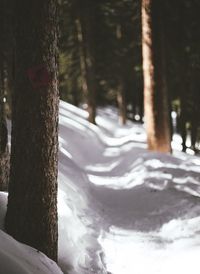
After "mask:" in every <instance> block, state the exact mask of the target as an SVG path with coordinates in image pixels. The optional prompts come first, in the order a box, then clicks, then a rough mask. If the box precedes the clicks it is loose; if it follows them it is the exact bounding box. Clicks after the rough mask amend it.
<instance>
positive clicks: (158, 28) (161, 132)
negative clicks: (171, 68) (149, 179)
mask: <svg viewBox="0 0 200 274" xmlns="http://www.w3.org/2000/svg"><path fill="white" fill-rule="evenodd" d="M162 8H163V7H162V3H161V1H159V0H143V1H142V47H143V73H144V115H145V123H146V131H147V141H148V147H149V149H150V150H155V151H160V152H170V151H171V145H170V143H171V134H170V123H169V110H168V99H167V85H166V71H165V69H166V68H165V48H164V46H165V41H164V39H165V36H164V25H163V14H162Z"/></svg>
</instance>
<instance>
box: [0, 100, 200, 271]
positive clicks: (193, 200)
mask: <svg viewBox="0 0 200 274" xmlns="http://www.w3.org/2000/svg"><path fill="white" fill-rule="evenodd" d="M86 118H87V113H86V112H85V111H84V110H80V109H78V108H76V107H74V106H72V105H69V104H67V103H64V102H62V101H61V103H60V134H59V142H60V151H59V193H58V210H59V265H60V267H61V268H62V270H63V272H64V273H68V274H106V273H112V274H146V273H148V274H169V273H171V274H176V273H182V274H186V273H187V274H188V273H192V274H199V265H198V257H199V253H200V214H199V213H200V200H199V198H200V158H198V157H195V156H191V155H186V154H184V153H181V152H179V151H175V152H174V155H173V156H171V155H164V154H160V153H153V152H148V151H147V150H146V143H145V142H146V137H145V132H144V129H143V126H141V125H139V124H133V123H131V122H128V124H127V125H126V126H123V127H119V125H118V117H117V112H116V110H115V109H114V108H111V107H110V108H106V109H99V111H98V117H97V124H98V127H97V126H94V125H91V124H90V123H88V122H87V120H86ZM173 147H178V146H177V143H176V142H175V141H174V142H173ZM179 147H180V144H179ZM2 200H3V201H2V206H1V212H0V219H1V220H2V218H3V214H5V201H4V200H6V198H5V197H4V198H3V199H2ZM0 222H1V221H0ZM0 225H1V224H0ZM4 238H5V241H6V239H7V238H8V236H7V235H6V234H3V238H2V237H1V234H0V242H1V243H2V240H1V239H4ZM8 240H10V238H9V239H8ZM12 241H13V240H12ZM13 245H15V243H14V242H13ZM19 245H20V244H19ZM9 246H11V245H9ZM20 248H21V249H23V247H22V246H21V245H20ZM8 249H9V247H8ZM1 250H2V248H1ZM31 250H32V249H31ZM33 252H34V251H31V255H30V256H32V254H33ZM1 254H2V253H1V252H0V262H1V261H2V260H3V259H2V258H3V257H2V255H1ZM27 256H28V255H27ZM38 256H41V254H39V255H38ZM17 258H18V257H15V261H16V260H17ZM43 258H44V257H43ZM45 260H46V259H45ZM39 261H41V258H40V257H39V258H38V265H39ZM22 262H23V260H22ZM34 262H35V261H34ZM1 265H2V262H1V263H0V273H2V274H5V273H13V274H14V273H15V272H1ZM54 267H55V266H54ZM56 271H59V270H58V269H55V268H54V269H53V268H52V272H50V271H49V272H48V273H56V274H57V273H60V272H56ZM20 273H23V274H24V273H40V272H37V271H35V270H30V271H29V272H28V271H27V272H20ZM41 273H47V272H45V271H44V272H41ZM15 274H16V273H15Z"/></svg>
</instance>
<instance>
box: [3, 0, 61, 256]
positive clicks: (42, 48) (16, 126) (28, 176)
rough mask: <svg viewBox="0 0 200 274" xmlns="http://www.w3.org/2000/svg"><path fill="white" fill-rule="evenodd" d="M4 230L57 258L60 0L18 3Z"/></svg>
mask: <svg viewBox="0 0 200 274" xmlns="http://www.w3.org/2000/svg"><path fill="white" fill-rule="evenodd" d="M15 23H16V24H15V27H16V29H15V33H16V35H15V36H16V37H15V40H16V67H15V79H14V92H13V105H12V106H13V115H12V116H13V117H12V139H11V174H10V184H9V196H8V210H7V215H6V230H7V231H8V233H9V234H11V235H12V236H13V237H14V238H16V239H17V240H19V241H21V242H23V243H26V244H28V245H31V246H33V247H35V248H37V249H38V250H40V251H42V252H44V253H45V254H46V255H47V256H49V257H50V258H52V259H54V260H55V261H56V260H57V238H58V231H57V161H58V160H57V159H58V157H57V153H58V101H59V97H58V89H57V1H56V0H43V1H38V0H36V1H26V0H21V1H17V0H16V1H15Z"/></svg>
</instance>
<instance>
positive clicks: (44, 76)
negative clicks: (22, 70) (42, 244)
mask: <svg viewBox="0 0 200 274" xmlns="http://www.w3.org/2000/svg"><path fill="white" fill-rule="evenodd" d="M27 75H28V78H29V80H30V82H31V84H32V86H33V87H34V88H40V87H45V86H48V84H49V83H50V82H51V76H50V73H49V72H48V70H47V68H46V67H45V65H39V66H35V67H31V68H29V69H28V70H27Z"/></svg>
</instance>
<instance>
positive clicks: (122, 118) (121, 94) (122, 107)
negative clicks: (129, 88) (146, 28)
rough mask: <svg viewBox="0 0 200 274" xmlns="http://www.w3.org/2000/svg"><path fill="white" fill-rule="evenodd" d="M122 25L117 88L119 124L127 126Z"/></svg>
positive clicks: (119, 26)
mask: <svg viewBox="0 0 200 274" xmlns="http://www.w3.org/2000/svg"><path fill="white" fill-rule="evenodd" d="M122 37H123V32H122V23H119V24H117V27H116V38H117V43H118V61H119V63H118V87H117V104H118V108H119V122H120V124H122V125H125V124H126V118H127V109H126V92H125V85H124V79H125V76H124V69H125V68H127V66H126V62H125V56H124V54H122V52H121V51H122V48H123V42H122Z"/></svg>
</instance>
